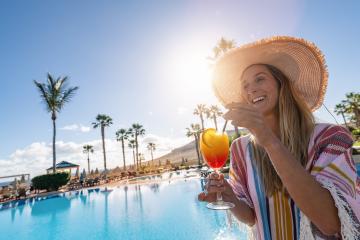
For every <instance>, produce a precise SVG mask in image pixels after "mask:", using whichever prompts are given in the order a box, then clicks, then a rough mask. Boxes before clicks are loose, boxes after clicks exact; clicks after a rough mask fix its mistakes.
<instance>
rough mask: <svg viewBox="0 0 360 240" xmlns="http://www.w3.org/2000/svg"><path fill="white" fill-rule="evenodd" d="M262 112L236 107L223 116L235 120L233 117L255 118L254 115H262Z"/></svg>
mask: <svg viewBox="0 0 360 240" xmlns="http://www.w3.org/2000/svg"><path fill="white" fill-rule="evenodd" d="M260 116H261V115H260V113H259V112H258V111H257V110H256V109H245V108H242V109H234V110H229V111H228V112H226V113H225V114H224V115H223V118H224V119H225V120H233V119H239V118H242V119H244V118H253V117H256V118H258V117H260Z"/></svg>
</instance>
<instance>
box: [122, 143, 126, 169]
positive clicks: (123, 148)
mask: <svg viewBox="0 0 360 240" xmlns="http://www.w3.org/2000/svg"><path fill="white" fill-rule="evenodd" d="M121 147H122V152H123V163H124V170H126V164H125V146H124V139H121Z"/></svg>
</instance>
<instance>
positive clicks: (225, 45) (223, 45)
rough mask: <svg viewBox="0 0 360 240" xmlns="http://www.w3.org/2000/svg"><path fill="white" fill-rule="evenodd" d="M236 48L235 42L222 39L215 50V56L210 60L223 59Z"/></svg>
mask: <svg viewBox="0 0 360 240" xmlns="http://www.w3.org/2000/svg"><path fill="white" fill-rule="evenodd" d="M235 47H236V43H235V41H234V40H227V39H226V38H224V37H222V38H221V39H220V40H219V41H218V42H217V45H216V46H215V47H214V48H213V54H214V56H213V57H209V59H211V60H216V59H218V58H219V57H221V56H222V55H223V54H224V53H226V52H227V51H229V50H230V49H232V48H235Z"/></svg>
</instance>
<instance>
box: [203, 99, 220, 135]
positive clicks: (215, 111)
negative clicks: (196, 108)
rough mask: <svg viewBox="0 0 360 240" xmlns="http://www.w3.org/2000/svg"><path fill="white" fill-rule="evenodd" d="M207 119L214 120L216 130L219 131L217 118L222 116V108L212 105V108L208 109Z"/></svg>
mask: <svg viewBox="0 0 360 240" xmlns="http://www.w3.org/2000/svg"><path fill="white" fill-rule="evenodd" d="M205 113H206V117H207V118H212V119H213V121H214V124H215V129H216V130H218V126H217V121H216V119H217V117H220V116H222V114H223V113H222V112H221V110H220V108H219V107H218V106H216V105H211V106H210V108H207V109H206V112H205Z"/></svg>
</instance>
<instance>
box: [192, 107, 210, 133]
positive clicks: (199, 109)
mask: <svg viewBox="0 0 360 240" xmlns="http://www.w3.org/2000/svg"><path fill="white" fill-rule="evenodd" d="M206 111H207V108H206V105H205V104H198V105H196V108H195V109H194V113H193V114H194V115H199V116H200V122H201V130H202V131H204V114H205V113H206Z"/></svg>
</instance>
